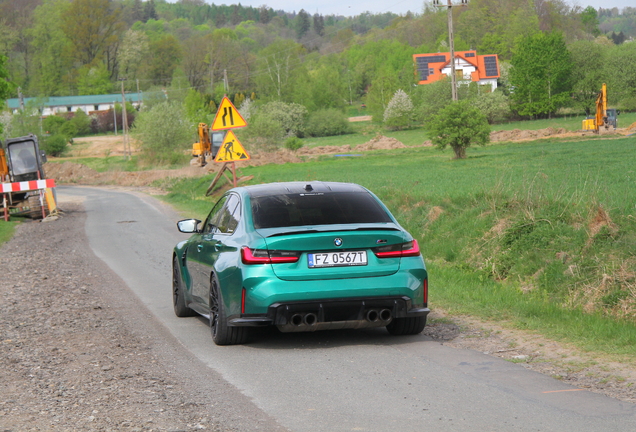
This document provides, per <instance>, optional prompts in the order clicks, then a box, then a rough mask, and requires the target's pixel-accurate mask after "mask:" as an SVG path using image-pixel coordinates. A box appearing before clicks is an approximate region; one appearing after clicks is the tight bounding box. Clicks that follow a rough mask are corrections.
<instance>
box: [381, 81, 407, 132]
mask: <svg viewBox="0 0 636 432" xmlns="http://www.w3.org/2000/svg"><path fill="white" fill-rule="evenodd" d="M413 114H414V110H413V102H412V101H411V98H410V97H409V95H407V94H406V93H405V92H404V90H402V89H399V90H398V91H396V92H395V94H394V95H393V98H392V99H391V101H390V102H389V104H388V105H387V107H386V109H385V110H384V124H385V126H387V127H389V128H391V129H404V128H406V127H408V126H410V125H411V123H412V122H413Z"/></svg>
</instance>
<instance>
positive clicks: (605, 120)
mask: <svg viewBox="0 0 636 432" xmlns="http://www.w3.org/2000/svg"><path fill="white" fill-rule="evenodd" d="M618 114H620V112H619V111H618V110H616V109H614V108H607V85H605V83H603V86H602V87H601V92H600V93H599V94H598V96H597V97H596V114H595V115H594V116H590V117H588V118H586V119H585V120H583V130H591V131H594V133H598V132H599V129H600V128H601V127H605V129H609V128H610V126H614V130H616V127H617V126H618V119H617V118H616V117H617V116H618Z"/></svg>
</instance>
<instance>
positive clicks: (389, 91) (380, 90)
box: [366, 68, 400, 121]
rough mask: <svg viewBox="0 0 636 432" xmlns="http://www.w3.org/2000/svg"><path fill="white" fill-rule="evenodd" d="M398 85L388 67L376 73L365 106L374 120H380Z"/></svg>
mask: <svg viewBox="0 0 636 432" xmlns="http://www.w3.org/2000/svg"><path fill="white" fill-rule="evenodd" d="M399 87H400V83H399V82H398V79H397V77H396V76H395V74H394V73H392V72H391V71H390V70H389V69H388V68H384V69H382V70H381V71H380V72H379V73H378V74H377V76H376V78H375V79H374V80H373V83H372V84H371V88H370V89H369V92H368V93H367V98H366V104H367V108H368V109H369V112H370V113H371V115H372V116H373V119H374V120H375V121H382V119H383V118H384V111H385V110H386V107H387V105H388V104H389V101H390V100H391V98H392V97H393V95H394V94H395V92H396V91H397V89H398V88H399Z"/></svg>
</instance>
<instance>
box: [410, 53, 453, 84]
mask: <svg viewBox="0 0 636 432" xmlns="http://www.w3.org/2000/svg"><path fill="white" fill-rule="evenodd" d="M415 60H416V62H417V71H418V72H419V74H420V81H426V80H427V79H428V75H429V69H430V68H429V67H428V65H429V63H442V62H445V61H446V56H443V55H431V56H420V57H416V58H415Z"/></svg>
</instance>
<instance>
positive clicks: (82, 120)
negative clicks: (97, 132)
mask: <svg viewBox="0 0 636 432" xmlns="http://www.w3.org/2000/svg"><path fill="white" fill-rule="evenodd" d="M70 122H71V123H72V124H73V125H74V126H75V129H76V131H77V132H76V133H75V135H73V136H85V135H88V134H90V133H91V118H90V117H89V116H88V115H87V114H86V113H85V112H84V111H82V110H81V109H78V110H77V111H76V112H75V115H74V116H73V118H72V119H71V120H70ZM71 138H73V137H71Z"/></svg>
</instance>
